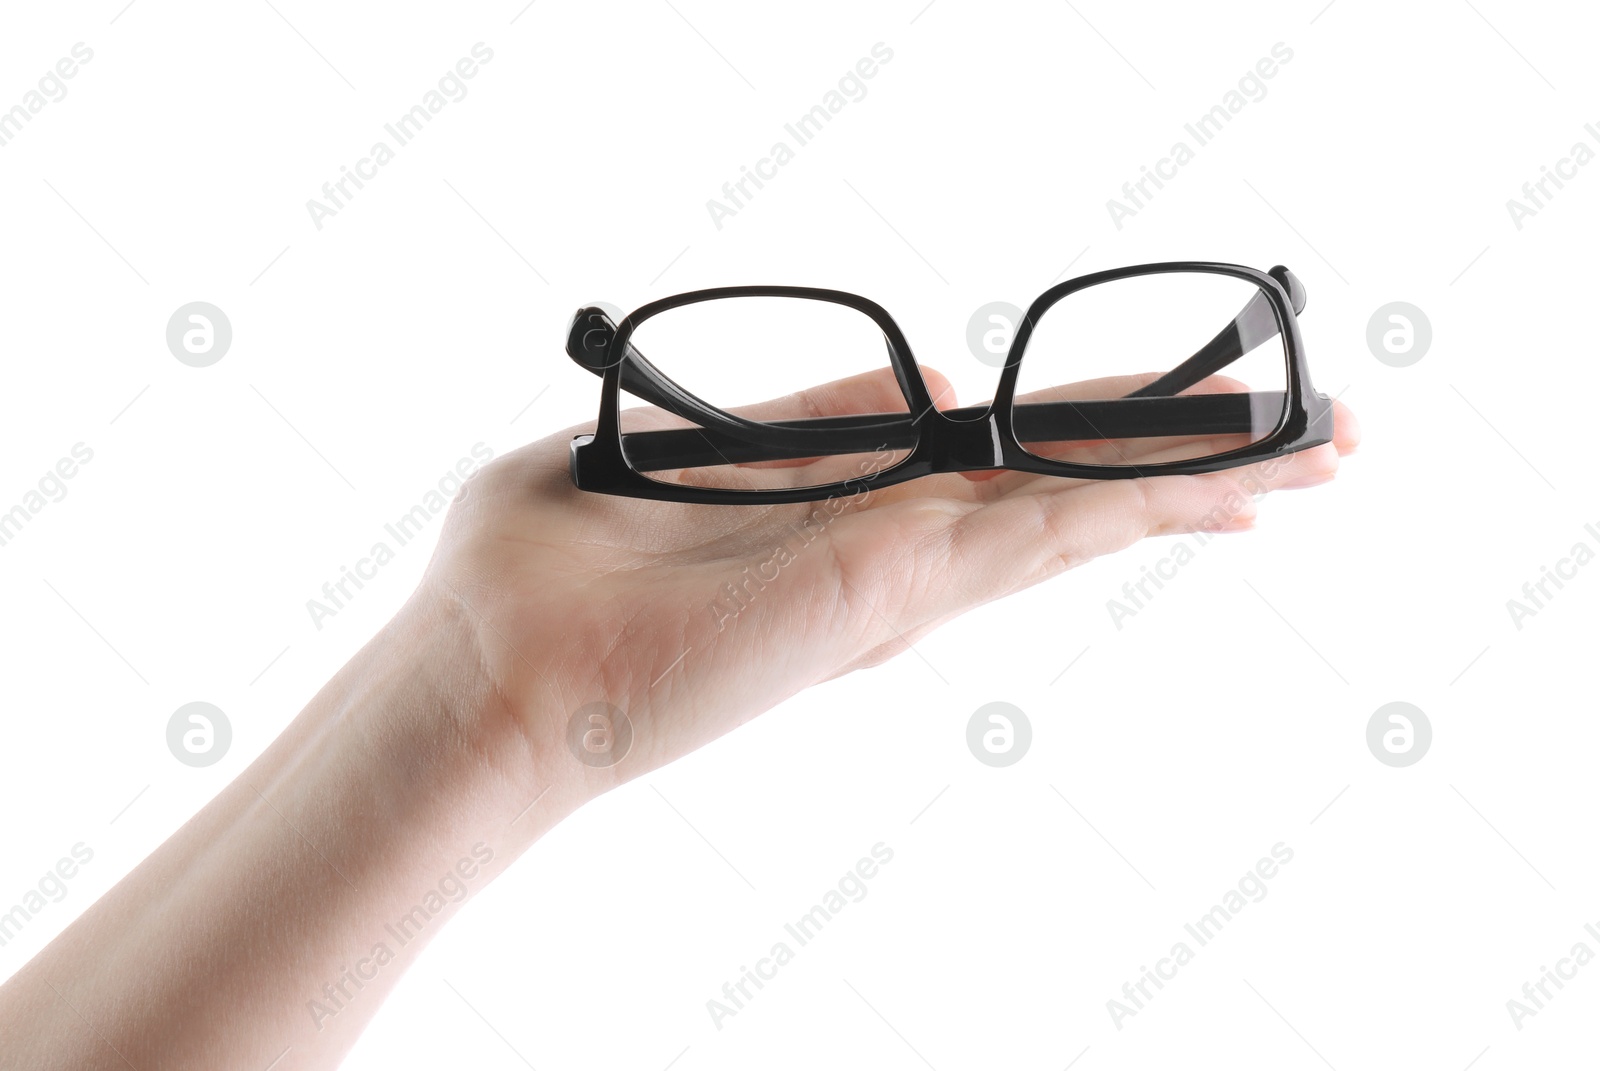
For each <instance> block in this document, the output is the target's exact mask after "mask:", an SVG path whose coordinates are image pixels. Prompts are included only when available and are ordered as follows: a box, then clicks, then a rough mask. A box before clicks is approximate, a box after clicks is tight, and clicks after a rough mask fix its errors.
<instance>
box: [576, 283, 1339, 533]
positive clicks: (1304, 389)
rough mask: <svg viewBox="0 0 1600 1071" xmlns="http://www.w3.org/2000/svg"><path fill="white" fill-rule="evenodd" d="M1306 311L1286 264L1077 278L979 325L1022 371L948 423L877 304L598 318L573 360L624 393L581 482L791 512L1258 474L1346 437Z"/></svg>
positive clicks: (830, 298) (685, 298) (583, 325)
mask: <svg viewBox="0 0 1600 1071" xmlns="http://www.w3.org/2000/svg"><path fill="white" fill-rule="evenodd" d="M1305 299H1306V295H1305V287H1304V286H1303V285H1301V283H1300V280H1299V279H1297V278H1296V277H1295V276H1294V275H1293V273H1291V272H1290V271H1289V269H1288V268H1285V267H1282V266H1279V267H1275V268H1273V269H1272V270H1271V271H1268V272H1262V271H1257V270H1256V269H1254V268H1246V267H1241V266H1239V265H1235V264H1212V263H1201V262H1187V261H1185V262H1179V263H1167V264H1145V265H1140V266H1137V267H1128V268H1117V269H1113V270H1110V271H1102V272H1096V273H1094V274H1092V275H1085V276H1081V277H1079V278H1076V279H1070V280H1068V281H1066V282H1064V283H1060V284H1058V285H1056V286H1053V287H1051V288H1050V289H1049V290H1046V291H1045V292H1044V293H1043V294H1041V295H1039V297H1038V298H1037V299H1035V300H1034V302H1033V304H1032V305H1031V306H1030V307H1029V308H1028V310H1027V311H1026V313H1023V314H1021V316H1020V317H1007V316H1006V315H1005V314H1004V313H1003V312H1002V313H996V314H995V315H994V316H993V317H991V318H990V319H989V320H987V321H985V320H982V319H978V320H977V321H976V322H975V324H974V328H973V336H974V342H975V345H976V351H977V352H980V353H985V354H990V355H992V356H993V358H994V360H995V363H1000V362H1001V361H1002V360H1003V363H1001V371H1000V382H999V386H998V387H997V388H996V391H995V394H994V399H993V400H992V401H990V402H987V403H985V404H983V405H977V406H969V407H965V408H954V407H952V406H950V405H949V404H948V402H945V405H944V407H943V408H941V407H940V404H941V402H942V401H944V397H942V395H944V394H946V393H947V391H946V390H945V389H944V388H942V385H941V391H940V395H936V394H935V393H931V392H930V390H929V386H928V383H927V382H926V381H925V379H924V376H923V372H922V369H920V368H919V367H918V365H917V362H916V359H915V358H914V357H912V355H911V347H910V345H909V344H908V343H907V342H906V339H905V335H904V334H903V333H902V332H901V330H900V328H899V326H898V325H897V324H896V323H895V322H894V320H893V318H892V317H890V315H889V314H888V313H887V312H886V311H884V309H883V308H882V307H881V306H879V305H877V304H876V303H874V302H872V301H869V300H867V299H866V298H863V297H860V296H858V295H855V294H849V293H845V292H842V291H837V290H817V289H811V288H808V287H795V286H740V287H720V288H717V289H711V290H697V291H693V292H691V293H687V294H678V295H676V296H674V297H667V298H662V299H661V300H659V301H653V302H651V303H649V304H648V305H644V306H642V307H640V308H639V309H636V310H635V311H634V312H632V313H630V314H629V315H628V316H626V317H624V318H623V319H622V321H621V322H620V323H618V322H615V321H614V320H613V319H612V317H611V316H610V315H608V314H607V313H606V312H605V311H604V310H602V309H599V308H597V307H586V308H583V309H580V310H578V313H577V315H576V316H574V317H573V320H572V325H571V327H570V329H569V331H568V336H567V353H568V355H569V356H570V357H571V358H572V359H573V360H574V361H575V362H577V363H578V364H579V365H580V366H582V367H583V368H586V369H588V370H589V371H591V372H593V373H595V374H596V375H599V376H601V377H602V379H603V388H602V395H601V404H600V418H599V421H598V423H597V425H596V427H595V430H594V432H593V434H588V435H580V436H578V437H577V438H576V439H574V440H573V443H572V479H573V482H574V483H575V484H576V485H577V486H578V487H580V488H582V489H584V490H586V491H596V492H600V493H602V494H613V495H627V496H631V497H634V498H650V499H665V500H670V501H676V502H701V503H735V504H771V503H784V502H807V501H814V500H818V499H824V498H831V497H835V496H839V495H849V494H858V493H861V492H865V491H870V490H873V489H875V488H879V487H886V486H889V485H891V484H897V483H902V482H904V481H906V480H914V479H917V478H919V477H922V476H930V475H933V474H935V473H946V472H966V471H976V470H984V469H1011V470H1015V471H1018V472H1027V473H1035V474H1040V475H1047V476H1065V477H1073V478H1077V479H1094V480H1107V479H1131V478H1135V477H1141V476H1164V475H1189V474H1197V473H1204V472H1214V471H1217V470H1219V469H1225V468H1231V467H1235V466H1239V465H1247V464H1251V463H1254V462H1259V461H1263V460H1266V459H1269V458H1273V457H1278V456H1281V455H1283V454H1288V453H1292V452H1294V451H1298V450H1304V449H1307V448H1309V447H1312V446H1318V445H1321V444H1323V443H1326V442H1329V441H1331V439H1332V437H1333V403H1332V402H1331V401H1330V400H1329V399H1328V397H1327V396H1326V395H1323V394H1319V393H1317V392H1315V391H1314V390H1313V389H1312V387H1311V379H1310V374H1309V370H1308V368H1307V365H1306V359H1305V351H1304V347H1303V346H1302V344H1301V341H1300V330H1299V324H1298V320H1297V319H1296V315H1297V314H1298V313H1299V312H1300V311H1301V310H1302V309H1304V308H1305ZM647 354H648V358H647V357H646V355H647ZM1224 369H1227V370H1228V372H1229V375H1227V376H1223V375H1221V374H1220V373H1221V372H1222V371H1223V370H1224ZM819 384H820V385H819ZM625 405H627V406H634V407H631V408H624V406H625Z"/></svg>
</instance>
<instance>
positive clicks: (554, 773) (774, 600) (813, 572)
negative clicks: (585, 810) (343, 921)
mask: <svg viewBox="0 0 1600 1071" xmlns="http://www.w3.org/2000/svg"><path fill="white" fill-rule="evenodd" d="M924 374H925V376H927V377H928V381H929V387H930V390H931V391H932V392H933V393H934V394H935V395H936V396H938V397H940V399H941V402H940V405H941V407H942V408H943V407H953V406H954V404H955V402H954V398H953V396H952V394H951V392H950V390H949V387H948V384H947V383H946V382H945V381H944V380H943V378H942V377H940V376H938V375H937V374H934V373H931V372H929V371H927V370H924ZM1200 389H1204V390H1242V389H1245V388H1244V385H1243V384H1239V383H1236V382H1234V381H1231V380H1226V379H1223V378H1221V377H1213V379H1212V380H1211V381H1208V382H1207V383H1206V384H1204V385H1202V387H1201V388H1200ZM1069 390H1070V388H1069ZM1094 396H1097V397H1103V396H1106V395H1105V394H1104V393H1098V394H1095V395H1094ZM897 403H898V395H897V393H896V388H895V387H894V385H893V382H892V380H891V379H890V378H889V377H888V376H887V375H886V374H874V375H870V376H862V377H857V378H856V379H852V380H846V381H841V382H839V383H834V384H828V385H826V386H822V387H818V388H814V389H813V390H812V391H808V392H807V396H806V397H795V398H789V399H782V400H779V401H776V402H771V403H767V406H765V407H762V408H763V409H765V410H766V415H768V416H769V417H770V416H772V415H774V414H779V415H802V414H803V415H827V414H828V413H830V412H835V413H837V412H856V413H859V412H875V411H884V410H888V409H892V408H894V407H895V405H896V404H897ZM1336 408H1337V433H1336V437H1335V441H1334V443H1332V444H1330V445H1327V446H1322V447H1317V448H1315V449H1312V450H1307V451H1304V452H1302V453H1299V454H1296V455H1292V456H1289V457H1286V458H1280V459H1277V460H1275V461H1271V462H1266V463H1263V464H1258V465H1255V466H1251V467H1247V468H1239V469H1230V470H1225V471H1222V472H1217V473H1212V474H1209V475H1204V476H1165V477H1158V478H1150V479H1135V480H1111V481H1080V480H1070V479H1063V478H1060V477H1050V476H1030V475H1027V474H1023V473H1013V472H1001V473H982V474H966V475H946V476H935V477H928V478H924V479H920V480H916V481H912V482H909V483H905V484H900V485H896V486H893V487H889V488H885V489H883V490H880V491H874V492H870V493H864V494H858V495H855V496H850V497H844V498H836V499H833V500H827V501H822V502H815V503H805V504H798V505H779V506H721V505H719V506H706V505H685V504H680V503H672V502H660V501H653V500H652V501H647V500H638V499H630V498H620V497H612V496H605V495H597V494H590V493H587V492H583V491H579V490H577V489H576V488H574V487H573V486H572V483H571V481H570V479H569V477H568V471H567V466H568V460H567V459H568V443H569V441H570V440H571V438H572V436H573V435H574V434H577V433H578V432H580V431H583V430H586V429H582V428H574V429H571V430H569V431H565V432H561V433H559V434H556V435H552V436H550V437H549V438H547V439H544V440H541V441H539V442H536V443H533V444H531V445H529V446H527V447H524V448H523V449H521V450H518V451H516V452H515V453H513V454H510V455H508V456H505V457H503V458H500V459H499V460H497V461H495V462H494V463H493V464H491V465H489V466H488V467H487V468H486V469H484V470H483V471H481V472H480V473H479V474H478V475H476V476H475V477H474V478H473V479H471V480H470V481H468V483H467V485H466V487H465V488H464V489H463V491H462V493H461V495H460V497H459V498H458V499H457V502H456V504H455V505H454V507H453V509H452V511H451V515H450V519H449V521H448V523H447V524H446V526H445V531H444V535H443V537H442V540H441V544H440V546H439V549H438V552H437V554H436V555H435V558H434V560H433V562H432V564H431V565H430V567H429V570H428V574H427V578H426V580H425V581H424V585H423V588H422V590H421V591H420V592H419V594H418V600H419V601H420V603H421V604H423V605H426V606H428V607H430V608H431V610H430V612H432V613H445V614H448V615H454V616H455V617H457V618H458V619H459V620H460V621H461V622H462V623H463V624H464V626H465V627H466V628H468V629H469V630H470V632H471V634H472V635H473V637H474V641H473V642H474V644H475V646H476V651H477V654H476V658H477V660H478V661H479V662H481V666H482V672H483V673H484V674H485V675H486V680H487V683H488V686H489V688H490V689H491V691H492V694H493V695H494V696H495V698H496V703H495V709H496V710H497V711H498V712H500V713H501V714H503V715H505V716H507V718H508V720H509V723H510V724H513V725H515V726H516V729H517V732H518V733H519V734H520V735H521V737H522V739H523V742H524V743H525V745H526V747H527V749H528V751H529V753H530V754H531V755H533V756H534V759H535V765H536V766H537V767H539V772H538V773H537V774H536V775H534V778H533V782H532V783H531V784H530V786H529V787H530V789H532V790H533V791H540V790H542V789H543V788H544V787H546V786H548V785H552V784H554V785H557V786H559V787H561V788H562V789H563V792H562V795H563V797H564V799H565V801H566V802H567V803H568V804H569V805H572V806H576V805H578V804H579V803H581V802H582V800H583V799H585V798H588V797H590V796H592V795H595V794H598V793H600V792H603V791H605V790H606V789H608V788H610V787H613V786H615V785H616V784H619V783H621V782H622V781H625V780H628V779H630V778H632V777H636V776H638V775H639V774H642V773H645V772H646V771H648V770H651V769H653V768H655V767H657V766H660V765H662V764H663V763H667V762H670V761H672V760H673V759H675V758H678V757H679V756H681V755H684V754H687V753H688V752H690V751H693V750H695V749H696V748H698V747H700V746H702V745H703V744H705V743H707V742H708V741H710V740H712V739H715V738H716V737H718V736H720V735H722V734H723V733H725V732H727V731H729V730H730V729H733V728H734V727H736V726H738V725H740V724H742V723H743V722H745V721H748V720H749V719H751V718H753V717H755V716H756V715H757V714H760V713H761V712H762V711H765V710H767V709H768V708H770V707H772V706H774V705H776V704H777V703H780V702H782V701H783V700H784V699H786V698H788V697H789V696H792V695H794V694H795V693H796V692H799V691H801V690H802V689H804V688H806V687H808V686H810V685H812V684H815V683H818V682H820V681H824V680H827V679H829V678H832V677H836V676H839V675H840V674H843V673H848V672H850V671H851V670H854V669H859V668H862V667H864V666H871V665H876V664H877V663H879V662H882V661H884V660H885V659H887V658H890V657H892V656H893V655H895V654H897V653H899V652H901V651H903V650H905V649H906V647H907V646H908V645H910V644H912V643H915V642H916V641H917V640H918V639H919V638H920V637H922V636H923V635H925V634H926V633H928V632H929V631H930V630H932V629H934V628H936V627H938V626H939V625H940V624H942V623H944V622H945V621H948V620H950V619H951V618H953V617H956V616H958V615H959V614H961V613H963V612H964V611H966V610H969V609H971V608H973V607H975V606H978V605H980V604H982V603H985V602H988V601H990V600H992V599H996V598H999V597H1001V596H1003V595H1006V594H1009V593H1010V592H1013V591H1017V590H1019V589H1021V588H1025V587H1028V586H1030V585H1032V584H1036V583H1038V582H1039V581H1041V580H1044V579H1046V578H1048V577H1051V576H1053V575H1055V574H1057V573H1060V572H1062V571H1064V570H1066V569H1069V568H1071V567H1072V566H1075V565H1079V564H1082V563H1083V562H1086V561H1089V560H1090V559H1092V558H1096V557H1098V556H1100V555H1102V554H1108V553H1111V552H1113V551H1117V550H1120V549H1122V548H1124V547H1126V546H1128V545H1130V544H1132V543H1135V542H1137V541H1138V540H1140V539H1142V538H1144V537H1146V536H1150V535H1167V534H1172V533H1178V532H1189V531H1195V530H1197V529H1201V528H1207V529H1212V530H1219V531H1238V530H1241V529H1246V528H1249V527H1251V525H1252V524H1253V522H1254V520H1255V516H1256V508H1257V506H1256V496H1257V495H1259V494H1261V493H1263V492H1266V491H1270V490H1277V489H1286V488H1295V487H1309V486H1312V485H1314V484H1318V483H1322V482H1324V481H1326V480H1328V479H1331V478H1332V477H1333V475H1334V472H1335V470H1336V469H1337V468H1338V464H1339V457H1340V455H1342V454H1345V453H1348V452H1350V451H1351V450H1353V449H1354V448H1355V445H1356V443H1357V440H1358V438H1359V433H1358V431H1357V428H1356V424H1355V420H1354V418H1353V417H1352V415H1351V414H1350V412H1349V411H1348V410H1347V409H1345V408H1344V407H1343V406H1336ZM1184 450H1185V444H1184V443H1182V442H1178V441H1175V440H1171V439H1163V440H1160V441H1158V442H1152V443H1149V444H1147V445H1146V447H1145V449H1144V452H1143V453H1142V454H1139V455H1136V456H1131V457H1128V458H1127V460H1128V461H1132V462H1137V461H1140V460H1145V461H1155V460H1161V459H1163V458H1167V457H1176V456H1194V454H1195V451H1194V447H1193V444H1188V453H1184ZM1208 452H1209V451H1208ZM767 478H768V479H770V478H771V474H770V472H769V473H768V474H767ZM792 478H793V481H794V482H796V483H798V484H805V483H809V482H812V481H811V480H808V479H806V478H805V475H804V467H803V466H802V467H799V468H796V469H795V470H794V476H793V477H792ZM474 668H476V667H474ZM574 722H576V724H575V725H574ZM630 736H631V739H630ZM580 752H581V753H583V755H584V760H583V761H580V759H579V753H580Z"/></svg>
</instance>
